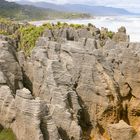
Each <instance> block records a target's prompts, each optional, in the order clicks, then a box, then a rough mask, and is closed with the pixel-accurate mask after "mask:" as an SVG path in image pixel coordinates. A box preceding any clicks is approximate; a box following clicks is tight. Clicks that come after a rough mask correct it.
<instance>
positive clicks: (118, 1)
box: [8, 0, 140, 13]
mask: <svg viewBox="0 0 140 140" xmlns="http://www.w3.org/2000/svg"><path fill="white" fill-rule="evenodd" d="M8 1H19V0H8ZM22 1H24V0H22ZM28 1H33V2H39V1H45V2H51V3H55V4H66V3H69V4H87V5H103V6H112V7H119V8H125V9H127V10H129V11H132V12H139V13H140V0H28Z"/></svg>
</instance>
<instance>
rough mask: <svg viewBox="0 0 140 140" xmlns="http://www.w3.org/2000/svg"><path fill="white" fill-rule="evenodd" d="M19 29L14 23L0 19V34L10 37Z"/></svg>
mask: <svg viewBox="0 0 140 140" xmlns="http://www.w3.org/2000/svg"><path fill="white" fill-rule="evenodd" d="M19 27H20V25H19V24H18V23H16V22H14V21H11V20H7V19H4V18H0V34H3V35H12V34H13V33H15V31H16V30H17V29H18V28H19Z"/></svg>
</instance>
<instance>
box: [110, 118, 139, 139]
mask: <svg viewBox="0 0 140 140" xmlns="http://www.w3.org/2000/svg"><path fill="white" fill-rule="evenodd" d="M109 133H110V136H111V139H112V140H139V139H140V137H139V136H138V135H137V132H136V131H135V130H134V128H133V127H132V126H129V125H128V124H127V123H125V122H124V121H122V120H121V121H120V122H119V123H118V124H112V125H109Z"/></svg>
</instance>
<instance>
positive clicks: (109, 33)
mask: <svg viewBox="0 0 140 140" xmlns="http://www.w3.org/2000/svg"><path fill="white" fill-rule="evenodd" d="M113 35H114V32H112V31H108V33H107V36H108V37H109V38H111V39H112V37H113Z"/></svg>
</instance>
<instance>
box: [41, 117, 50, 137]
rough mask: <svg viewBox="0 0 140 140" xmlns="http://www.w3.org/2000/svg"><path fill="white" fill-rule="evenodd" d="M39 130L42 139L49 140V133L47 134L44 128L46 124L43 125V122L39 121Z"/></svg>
mask: <svg viewBox="0 0 140 140" xmlns="http://www.w3.org/2000/svg"><path fill="white" fill-rule="evenodd" d="M40 129H41V132H42V134H43V138H44V140H49V139H50V138H49V133H48V130H47V126H46V123H44V120H43V119H42V120H41V123H40Z"/></svg>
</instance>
